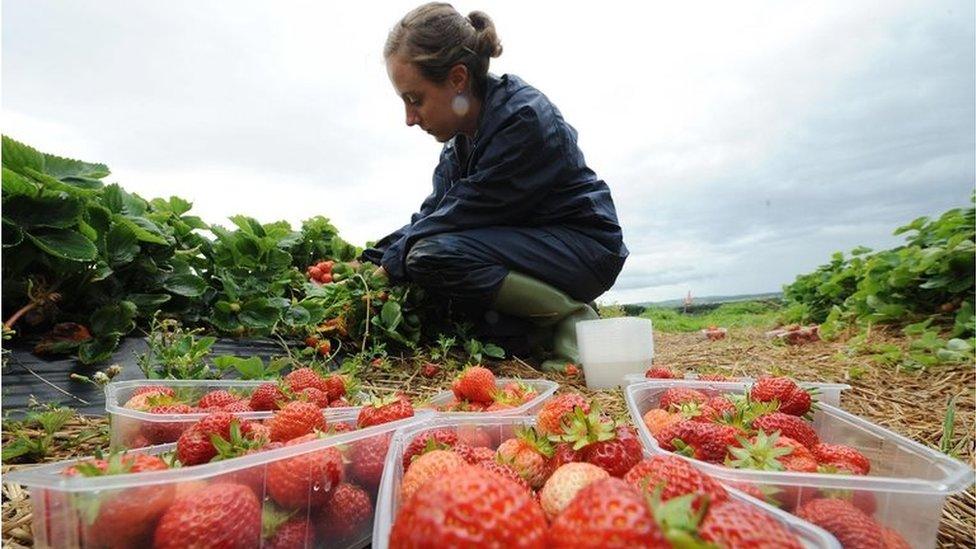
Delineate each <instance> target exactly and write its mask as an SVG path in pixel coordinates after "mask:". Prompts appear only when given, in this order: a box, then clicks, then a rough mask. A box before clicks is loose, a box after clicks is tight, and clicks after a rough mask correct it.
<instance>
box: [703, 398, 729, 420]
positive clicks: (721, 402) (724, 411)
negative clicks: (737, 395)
mask: <svg viewBox="0 0 976 549" xmlns="http://www.w3.org/2000/svg"><path fill="white" fill-rule="evenodd" d="M705 407H707V408H711V409H712V410H715V414H714V415H715V417H719V418H720V417H722V416H723V415H730V414H734V413H735V404H732V401H731V400H729V399H727V398H725V397H724V396H722V395H715V396H713V397H711V398H709V399H708V400H707V401H705Z"/></svg>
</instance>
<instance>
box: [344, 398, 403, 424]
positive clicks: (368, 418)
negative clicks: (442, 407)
mask: <svg viewBox="0 0 976 549" xmlns="http://www.w3.org/2000/svg"><path fill="white" fill-rule="evenodd" d="M413 414H414V409H413V404H411V403H410V399H408V398H407V397H406V395H404V394H402V393H397V394H394V395H391V396H388V397H386V398H373V399H372V400H371V401H370V402H369V403H368V404H366V405H365V406H363V407H362V408H361V409H360V410H359V417H358V418H357V419H356V423H357V425H359V427H360V428H366V427H371V426H373V425H380V424H383V423H390V422H392V421H397V420H400V419H405V418H408V417H413Z"/></svg>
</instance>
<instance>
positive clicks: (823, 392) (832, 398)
mask: <svg viewBox="0 0 976 549" xmlns="http://www.w3.org/2000/svg"><path fill="white" fill-rule="evenodd" d="M626 380H627V384H628V385H631V384H634V383H647V382H648V381H671V382H681V381H690V382H691V383H692V384H691V385H687V387H691V388H693V389H694V388H695V387H697V385H694V384H695V383H702V382H701V381H698V375H697V374H685V377H684V379H653V378H648V377H644V374H630V375H628V376H626ZM755 381H756V379H755V378H752V377H737V378H735V379H734V380H733V381H711V382H707V383H710V384H711V386H713V387H721V386H723V384H729V385H728V387H729V388H730V389H735V388H738V387H740V386H741V385H742V384H743V383H746V384H749V385H751V384H753V383H755ZM797 385H799V386H800V387H802V388H804V389H816V391H817V395H816V396H815V397H814V398H815V400H816V401H817V402H823V403H824V404H830V405H831V406H837V407H838V408H839V407H840V396H841V393H843V392H844V391H846V390H848V389H850V388H851V386H850V385H847V384H846V383H820V382H819V381H797ZM674 386H678V385H674Z"/></svg>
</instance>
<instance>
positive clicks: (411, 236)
mask: <svg viewBox="0 0 976 549" xmlns="http://www.w3.org/2000/svg"><path fill="white" fill-rule="evenodd" d="M487 226H530V227H549V226H559V227H563V228H568V229H571V230H572V231H573V232H575V233H579V234H581V235H583V236H585V237H589V239H592V240H595V241H596V242H598V243H599V246H596V248H599V249H594V250H593V251H592V257H581V258H580V260H581V261H593V262H596V263H598V264H605V265H606V266H607V268H609V269H611V270H613V271H614V272H613V273H612V278H615V277H616V274H617V272H619V269H620V267H621V266H622V265H623V261H624V259H626V257H627V255H628V252H627V248H626V246H624V243H623V235H622V233H621V230H620V224H619V223H618V221H617V212H616V209H615V208H614V205H613V200H612V199H611V197H610V189H609V188H608V187H607V184H606V183H605V182H604V181H603V180H602V179H600V178H598V177H597V176H596V174H595V173H594V172H593V170H591V169H590V168H588V167H587V166H586V162H585V161H584V160H583V153H582V151H580V149H579V146H577V144H576V130H575V129H573V127H572V126H570V125H569V124H568V123H566V121H565V120H563V117H562V115H561V114H560V112H559V110H558V109H557V108H556V107H555V105H553V104H552V103H550V102H549V99H548V98H547V97H546V96H545V95H543V94H542V93H541V92H540V91H539V90H537V89H535V88H533V87H532V86H529V85H528V84H526V83H525V82H524V81H522V79H520V78H518V77H517V76H513V75H503V76H501V77H497V76H495V75H491V74H489V75H488V86H487V90H486V93H485V100H484V101H483V103H482V110H481V115H480V120H479V123H478V131H477V135H476V136H475V138H474V140H473V141H469V140H468V139H467V138H466V137H465V136H463V135H458V136H456V137H455V138H454V139H452V140H451V141H449V142H447V143H446V144H445V145H444V149H443V150H442V152H441V156H440V163H439V164H438V165H437V168H436V169H435V170H434V189H433V192H432V193H431V194H430V196H428V197H427V198H426V199H425V200H424V202H423V204H422V205H421V206H420V211H419V212H417V213H415V214H413V216H411V218H410V223H409V224H408V225H405V226H404V227H402V228H401V229H399V230H397V231H396V232H394V233H392V234H390V235H388V236H386V237H384V238H383V239H381V240H380V241H379V242H377V243H376V245H375V246H374V247H373V248H370V249H367V250H366V251H364V252H363V259H364V260H366V261H370V262H373V263H376V264H380V265H382V266H383V268H384V269H385V270H386V271H387V273H388V274H389V276H390V277H391V279H392V280H394V281H400V280H404V279H406V271H405V267H404V263H405V258H406V254H407V252H409V251H410V247H411V246H413V244H414V243H416V242H417V241H418V240H420V239H421V238H424V237H426V236H431V235H435V234H441V233H448V232H456V231H462V230H465V229H471V228H477V227H487ZM589 239H586V238H584V239H581V240H583V241H587V242H588V241H589ZM574 247H575V246H574ZM608 255H609V257H608ZM540 260H544V258H540ZM608 274H609V273H608ZM611 283H612V279H611Z"/></svg>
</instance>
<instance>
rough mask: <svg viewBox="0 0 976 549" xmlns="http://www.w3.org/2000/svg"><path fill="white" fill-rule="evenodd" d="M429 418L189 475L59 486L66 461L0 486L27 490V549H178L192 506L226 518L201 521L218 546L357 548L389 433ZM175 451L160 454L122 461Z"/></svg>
mask: <svg viewBox="0 0 976 549" xmlns="http://www.w3.org/2000/svg"><path fill="white" fill-rule="evenodd" d="M356 416H357V414H356V413H355V412H350V411H346V412H344V413H342V414H339V415H337V416H335V417H333V418H332V419H330V420H329V422H330V423H331V424H333V425H335V424H338V423H344V424H346V425H349V426H351V427H354V426H355V424H356ZM431 417H433V414H432V413H431V412H429V411H425V410H420V411H418V412H417V415H416V416H414V417H412V418H407V419H402V420H399V421H394V422H391V423H386V424H382V425H376V426H372V427H367V428H365V429H359V430H355V431H350V432H345V433H340V434H336V435H333V436H330V437H325V438H320V439H315V440H311V441H307V442H303V443H298V444H293V445H287V446H283V447H280V448H277V449H273V450H266V451H262V452H258V453H254V454H251V455H245V456H243V457H238V458H233V459H228V460H225V461H216V462H211V463H206V464H202V465H194V466H192V467H177V468H173V469H168V470H163V471H153V472H141V473H129V474H119V475H108V476H94V477H84V476H66V475H65V474H64V471H65V470H66V469H67V468H68V467H71V466H72V465H75V464H77V463H78V462H79V461H83V460H70V461H62V462H59V463H50V464H46V465H42V466H39V467H34V468H30V469H23V470H20V471H16V472H12V473H9V474H6V475H4V478H3V481H4V482H7V483H14V484H20V485H24V486H27V487H28V488H29V489H30V499H31V504H32V505H33V524H32V529H33V533H34V544H35V546H36V547H42V548H43V547H52V548H58V549H62V548H90V547H153V546H166V547H173V546H185V545H187V544H190V543H191V540H190V538H189V537H186V538H179V536H189V533H188V532H187V531H186V529H185V527H184V526H185V525H184V519H185V517H189V516H190V515H191V513H189V512H188V511H187V509H188V508H192V507H193V506H194V505H200V504H201V502H206V503H208V504H213V507H218V508H227V509H232V510H229V511H227V513H228V514H227V515H226V516H225V517H224V518H222V519H220V520H219V521H218V520H216V519H208V520H210V522H209V524H211V525H215V526H214V528H219V533H221V534H224V533H226V532H233V533H232V534H228V535H229V536H230V537H232V538H233V539H230V538H228V539H224V541H223V543H225V545H223V546H227V547H230V546H234V547H255V548H257V547H262V546H265V545H267V544H268V543H269V541H270V539H271V538H270V537H268V538H264V537H262V529H264V530H265V531H266V532H267V533H272V531H273V524H277V523H280V522H283V521H284V522H292V521H296V522H302V521H308V522H307V524H308V525H309V526H308V528H309V530H308V531H310V532H311V534H310V536H309V537H308V538H306V539H305V542H304V543H298V544H296V545H292V546H293V547H303V548H312V547H316V548H320V547H330V548H331V547H340V548H351V547H364V546H366V545H368V544H369V541H370V538H371V535H372V531H373V519H374V516H375V503H376V501H377V494H378V492H377V491H378V487H379V483H380V480H381V478H382V472H383V465H384V463H385V461H386V452H387V450H388V448H389V446H390V442H391V440H392V436H393V433H394V432H395V431H396V430H397V429H399V428H402V427H406V426H409V425H412V424H413V423H415V422H418V421H424V420H426V419H430V418H431ZM175 448H176V445H175V444H163V445H158V446H152V447H147V448H141V449H138V450H132V451H130V452H129V453H130V454H135V453H146V454H151V455H158V454H165V453H167V452H171V451H173V450H174V449H175ZM218 503H219V504H220V505H217V504H218ZM198 508H199V507H198ZM262 508H263V509H264V510H265V511H266V512H265V513H262ZM212 512H214V510H213V509H212V508H211V510H210V511H208V513H212ZM184 513H186V514H184ZM201 513H202V512H201ZM205 516H208V517H209V516H210V515H209V514H207V515H205ZM229 520H233V522H234V523H233V524H226V522H227V521H229ZM208 528H209V527H208ZM299 537H301V536H299ZM173 538H178V539H173ZM222 539H223V538H222ZM211 541H212V540H211Z"/></svg>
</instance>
